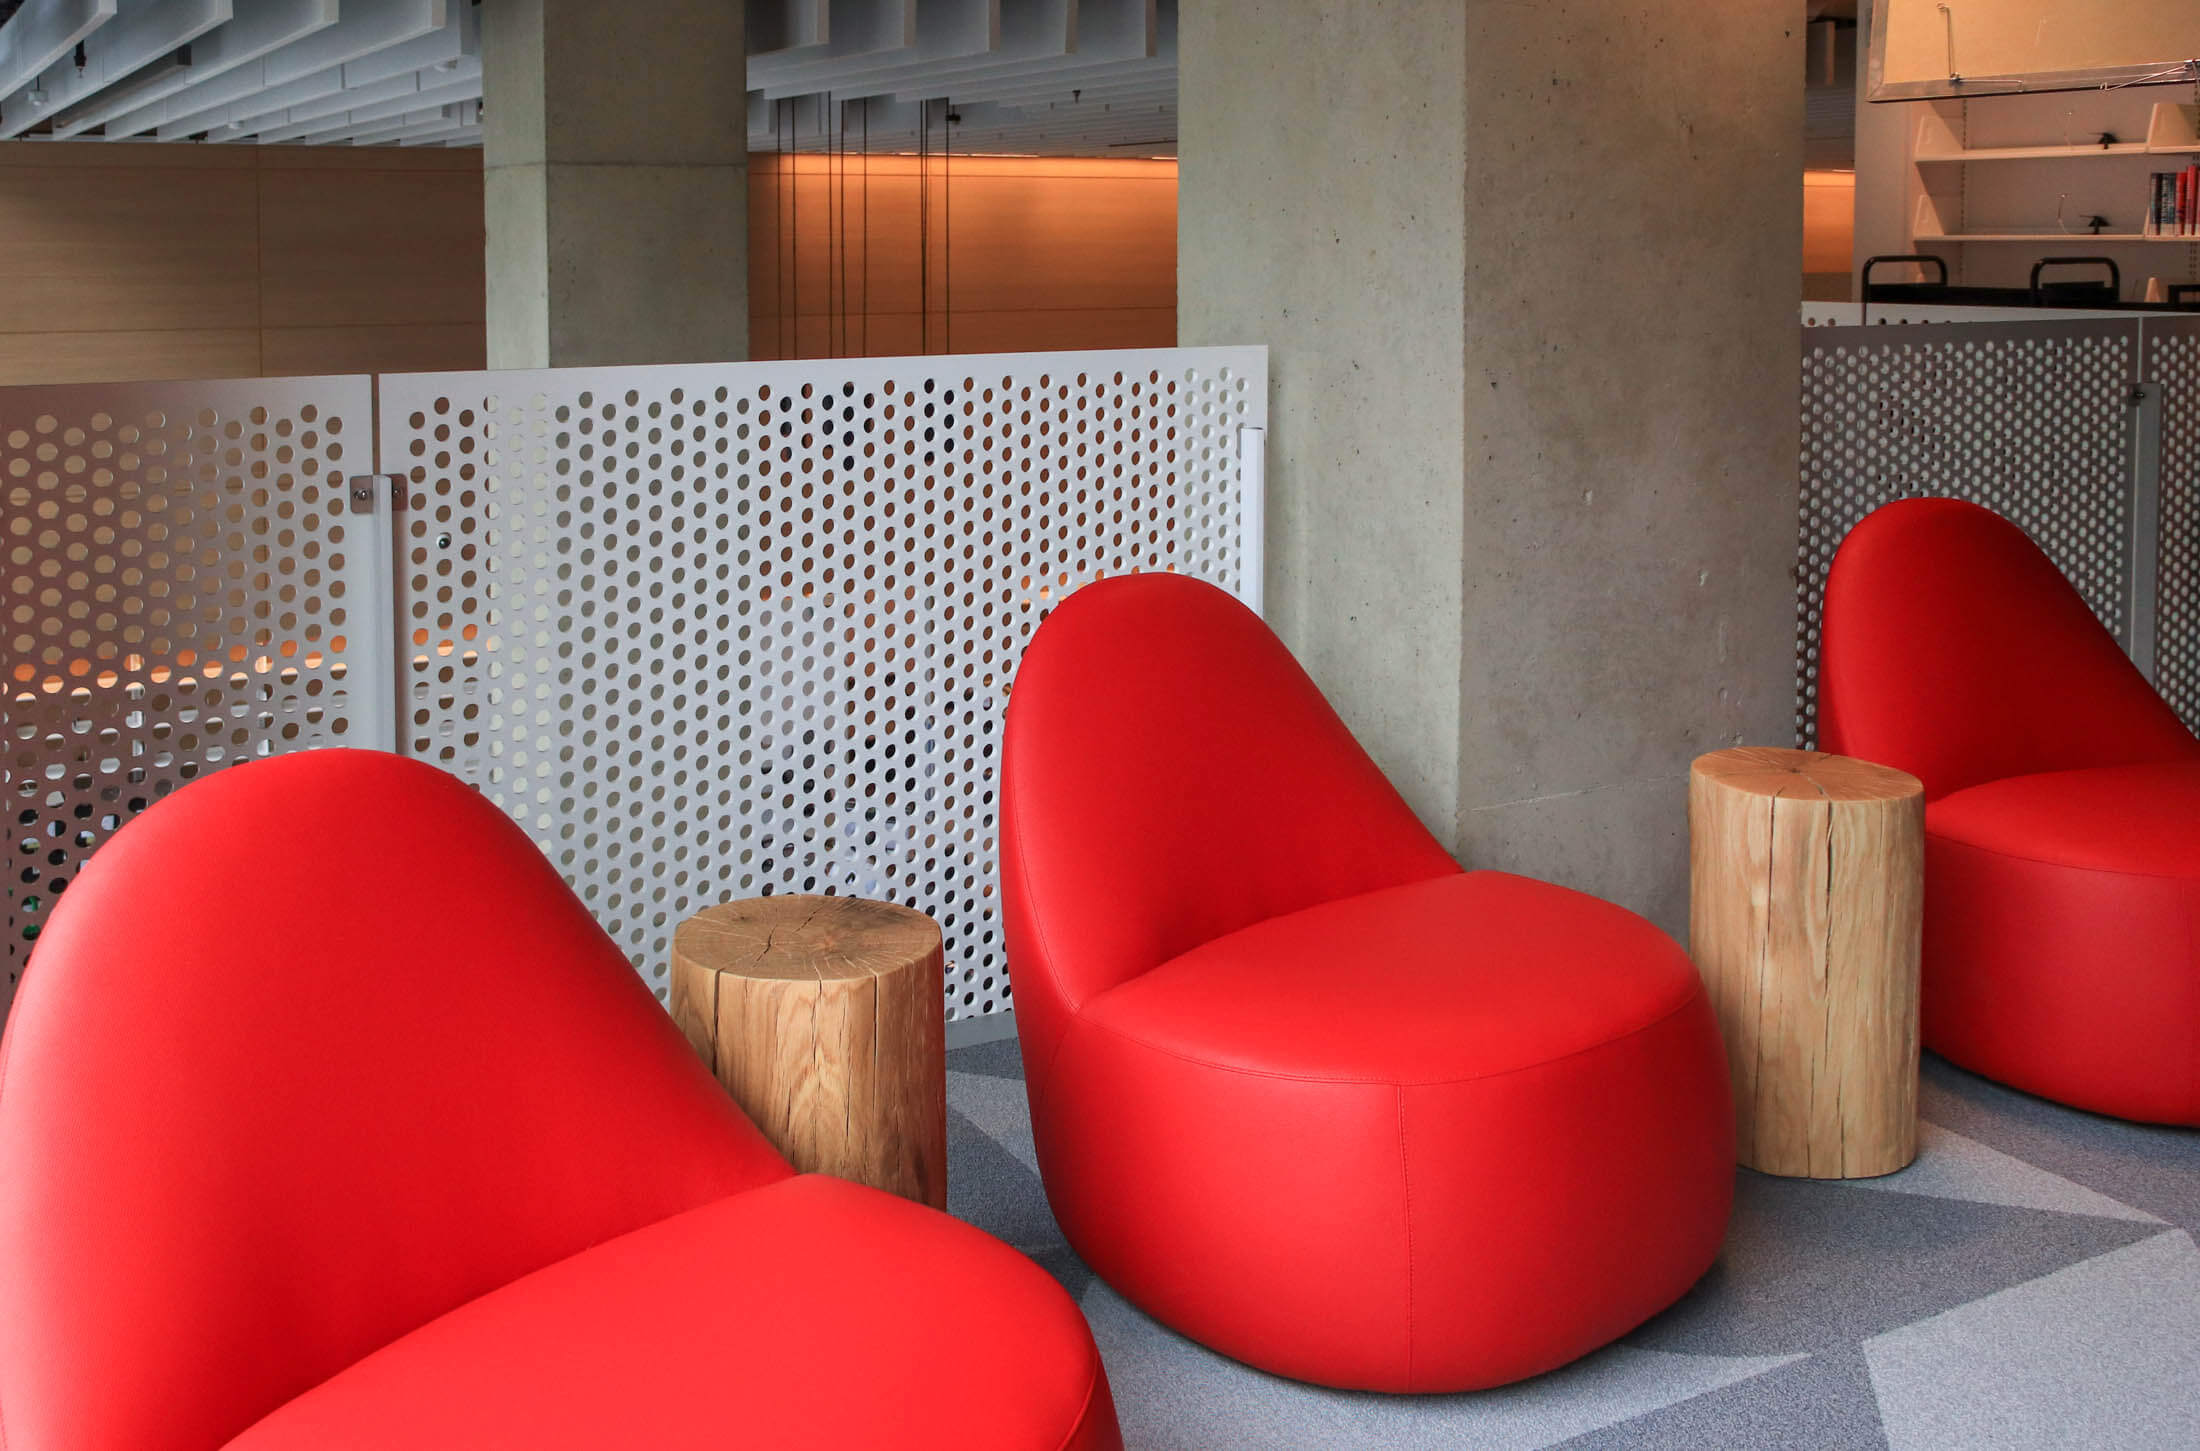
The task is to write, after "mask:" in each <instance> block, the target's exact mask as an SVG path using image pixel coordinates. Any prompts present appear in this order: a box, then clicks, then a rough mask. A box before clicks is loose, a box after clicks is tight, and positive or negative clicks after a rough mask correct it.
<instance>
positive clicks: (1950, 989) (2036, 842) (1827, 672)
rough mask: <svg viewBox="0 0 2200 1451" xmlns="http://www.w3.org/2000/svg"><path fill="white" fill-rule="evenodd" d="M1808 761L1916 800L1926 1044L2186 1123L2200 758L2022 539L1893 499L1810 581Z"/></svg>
mask: <svg viewBox="0 0 2200 1451" xmlns="http://www.w3.org/2000/svg"><path fill="white" fill-rule="evenodd" d="M1818 720H1819V727H1818V733H1819V738H1820V741H1821V743H1822V744H1823V746H1824V748H1825V749H1827V750H1829V751H1838V752H1840V753H1842V754H1843V755H1849V756H1861V757H1864V758H1865V759H1867V760H1873V761H1882V762H1885V763H1886V764H1887V765H1890V766H1899V767H1901V768H1902V769H1903V770H1905V771H1908V772H1910V773H1911V774H1912V775H1914V776H1916V777H1917V778H1918V779H1919V780H1921V781H1923V782H1924V783H1925V800H1926V806H1925V958H1924V977H1923V990H1924V991H1923V1000H1922V1003H1921V1019H1922V1021H1921V1028H1922V1031H1923V1036H1924V1040H1925V1045H1926V1046H1927V1047H1929V1048H1931V1049H1932V1050H1933V1051H1934V1052H1936V1053H1939V1054H1941V1055H1943V1056H1944V1057H1947V1058H1948V1059H1950V1060H1952V1061H1953V1062H1956V1063H1959V1064H1961V1065H1963V1066H1964V1067H1966V1068H1969V1069H1972V1070H1973V1071H1975V1072H1978V1073H1982V1074H1984V1075H1986V1076H1987V1077H1988V1078H1993V1079H1997V1080H1999V1081H2001V1082H2003V1083H2007V1084H2010V1085H2012V1086H2014V1087H2017V1088H2021V1089H2024V1090H2026V1091H2027V1092H2030V1093H2036V1094H2039V1095H2041V1096H2043V1097H2046V1098H2052V1099H2056V1100H2058V1101H2060V1102H2062V1103H2068V1104H2073V1105H2075V1106H2077V1107H2079V1108H2086V1109H2092V1110H2094V1111H2096V1112H2099V1113H2108V1114H2115V1115H2117V1116H2118V1117H2121V1118H2131V1119H2144V1120H2148V1121H2151V1122H2157V1123H2182V1124H2200V741H2195V740H2194V739H2193V736H2192V733H2191V732H2190V731H2188V730H2186V729H2185V728H2184V726H2183V725H2181V724H2179V722H2178V720H2177V717H2176V715H2175V714H2173V713H2172V712H2171V710H2170V708H2169V707H2168V706H2167V705H2165V704H2163V703H2162V698H2161V697H2160V696H2159V695H2156V694H2155V693H2154V689H2153V687H2152V686H2150V685H2148V684H2147V682H2146V679H2145V677H2143V676H2142V675H2140V673H2139V672H2138V670H2137V669H2136V668H2134V667H2133V665H2132V664H2131V662H2130V661H2129V660H2128V659H2126V658H2125V656H2124V653H2123V652H2122V651H2121V650H2119V649H2118V648H2117V646H2116V642H2115V640H2114V638H2113V637H2112V636H2110V634H2109V632H2108V631H2107V630H2106V629H2104V628H2102V626H2101V623H2100V621H2098V620H2097V619H2095V618H2094V616H2093V612H2092V611H2091V610H2089V609H2088V608H2087V607H2086V604H2085V601H2084V600H2083V599H2081V598H2080V597H2079V595H2078V592H2077V591H2076V590H2075V589H2073V588H2071V586H2070V583H2069V581H2067V580H2065V579H2064V578H2063V577H2062V574H2061V573H2060V572H2059V571H2058V570H2057V569H2056V568H2055V566H2054V564H2053V563H2052V562H2051V561H2049V559H2048V558H2047V556H2046V555H2044V554H2042V553H2041V552H2040V551H2039V549H2038V548H2037V547H2036V546H2035V545H2034V544H2033V543H2032V541H2031V540H2029V539H2027V538H2026V537H2025V536H2024V533H2023V531H2022V530H2020V529H2018V528H2017V527H2016V526H2015V525H2013V524H2011V523H2009V522H2007V521H2006V520H2003V519H2001V518H1999V517H1997V516H1996V515H1994V514H1992V513H1990V512H1989V511H1987V510H1985V509H1981V508H1979V507H1978V506H1976V505H1974V504H1966V503H1960V502H1958V501H1956V500H1954V499H1910V500H1905V501H1903V502H1901V503H1897V504H1889V505H1887V506H1886V507H1885V508H1883V509H1880V510H1878V511H1876V512H1875V513H1873V514H1872V515H1871V516H1870V517H1869V518H1867V519H1865V520H1864V522H1862V523H1861V524H1859V525H1857V526H1856V528H1855V529H1854V530H1852V531H1850V533H1849V536H1848V538H1847V539H1846V540H1844V541H1843V542H1842V545H1841V548H1840V551H1839V552H1838V553H1837V554H1836V555H1835V557H1834V561H1833V569H1832V572H1831V574H1830V575H1829V576H1828V578H1827V581H1826V602H1825V614H1824V624H1823V631H1822V636H1821V640H1820V644H1819V672H1818Z"/></svg>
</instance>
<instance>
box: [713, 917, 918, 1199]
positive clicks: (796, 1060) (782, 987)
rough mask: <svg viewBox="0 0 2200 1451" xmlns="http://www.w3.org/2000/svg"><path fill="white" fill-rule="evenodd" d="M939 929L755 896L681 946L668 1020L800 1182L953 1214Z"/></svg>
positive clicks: (911, 919)
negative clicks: (881, 1193)
mask: <svg viewBox="0 0 2200 1451" xmlns="http://www.w3.org/2000/svg"><path fill="white" fill-rule="evenodd" d="M943 971H944V964H943V961H942V958H941V942H940V929H939V926H938V924H937V923H935V922H933V920H932V919H931V918H929V917H927V916H925V915H924V914H923V913H922V912H914V911H911V910H910V909H909V908H907V907H896V906H893V905H891V904H890V903H886V902H869V901H865V900H863V899H862V898H860V897H792V896H790V897H756V898H751V899H749V900H747V901H742V902H728V903H726V904H725V905H724V906H720V907H712V908H710V909H708V910H707V911H703V912H699V913H697V914H696V915H695V916H693V917H690V918H689V919H688V920H687V921H685V922H683V923H681V924H680V926H679V929H678V930H677V931H676V932H674V934H673V938H672V994H671V995H672V1016H673V1020H674V1021H675V1022H677V1023H678V1024H679V1025H680V1029H681V1031H682V1032H684V1033H686V1034H687V1038H688V1041H689V1042H690V1043H692V1044H694V1045H695V1051H696V1052H697V1053H699V1054H701V1055H702V1058H703V1061H704V1062H705V1063H708V1064H709V1065H710V1067H711V1071H712V1072H713V1073H715V1074H716V1075H717V1076H718V1081H719V1082H720V1083H723V1084H724V1085H725V1086H726V1089H727V1091H728V1092H730V1093H732V1095H733V1097H734V1100H735V1101H736V1102H738V1103H739V1104H740V1105H741V1108H742V1110H743V1111H744V1112H745V1113H747V1114H748V1116H749V1117H750V1118H751V1119H752V1120H754V1121H755V1123H756V1125H757V1127H758V1128H760V1129H762V1130H763V1131H764V1135H765V1137H766V1138H769V1139H770V1140H771V1141H772V1143H773V1144H774V1145H775V1146H776V1147H777V1148H778V1149H779V1151H780V1152H781V1153H783V1154H785V1155H786V1156H787V1158H788V1160H789V1162H791V1163H792V1164H793V1165H794V1166H795V1168H796V1169H798V1170H800V1171H802V1172H804V1173H812V1172H814V1173H821V1174H832V1175H835V1176H837V1177H839V1178H842V1179H853V1180H855V1181H856V1182H857V1183H860V1184H869V1185H871V1186H872V1187H873V1188H876V1189H884V1190H887V1191H889V1192H890V1193H894V1194H899V1195H902V1196H903V1197H904V1198H908V1199H914V1200H916V1201H917V1202H919V1203H921V1204H929V1205H931V1206H932V1207H933V1208H935V1209H944V1208H945V1207H946V1206H947V1070H946V1061H947V1060H946V1056H945V1055H946V1043H945V1036H946V1007H945V997H944V992H943V988H942V982H941V976H942V973H943Z"/></svg>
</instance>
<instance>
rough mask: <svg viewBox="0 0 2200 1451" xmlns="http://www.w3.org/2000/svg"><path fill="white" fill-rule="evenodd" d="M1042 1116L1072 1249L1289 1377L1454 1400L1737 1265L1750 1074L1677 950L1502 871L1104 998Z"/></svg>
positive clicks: (1316, 921) (1312, 913)
mask: <svg viewBox="0 0 2200 1451" xmlns="http://www.w3.org/2000/svg"><path fill="white" fill-rule="evenodd" d="M1044 1082H1045V1086H1044V1088H1043V1089H1042V1090H1039V1091H1037V1092H1036V1093H1035V1110H1036V1121H1035V1126H1036V1129H1037V1139H1038V1146H1039V1150H1040V1156H1041V1167H1042V1169H1043V1171H1044V1173H1045V1175H1046V1177H1047V1182H1048V1185H1049V1189H1050V1197H1051V1199H1052V1201H1053V1203H1054V1205H1055V1208H1056V1212H1057V1214H1058V1216H1059V1217H1060V1218H1061V1219H1062V1222H1063V1228H1064V1230H1065V1231H1066V1232H1067V1234H1068V1235H1069V1238H1070V1240H1071V1242H1072V1243H1073V1244H1074V1245H1076V1246H1077V1248H1078V1249H1079V1251H1080V1252H1081V1253H1083V1254H1084V1255H1085V1256H1086V1258H1087V1259H1088V1260H1089V1261H1090V1262H1091V1263H1092V1265H1093V1267H1094V1269H1096V1270H1097V1271H1098V1272H1099V1273H1100V1274H1101V1275H1102V1276H1103V1277H1104V1278H1106V1279H1107V1280H1108V1281H1109V1282H1110V1283H1111V1284H1113V1285H1114V1286H1116V1287H1117V1288H1118V1289H1120V1290H1122V1291H1124V1292H1125V1293H1126V1294H1127V1295H1129V1296H1130V1297H1131V1298H1132V1299H1133V1300H1134V1301H1136V1302H1138V1303H1139V1304H1141V1305H1142V1306H1144V1307H1145V1308H1147V1309H1148V1310H1149V1311H1151V1312H1152V1313H1153V1314H1154V1315H1156V1316H1157V1317H1158V1318H1160V1319H1162V1320H1163V1321H1165V1322H1167V1323H1169V1324H1170V1325H1173V1326H1175V1327H1177V1328H1179V1329H1181V1330H1183V1331H1184V1332H1185V1333H1186V1334H1188V1335H1190V1336H1191V1337H1192V1338H1194V1339H1195V1340H1198V1341H1200V1342H1202V1343H1204V1344H1207V1345H1210V1346H1213V1347H1214V1348H1216V1349H1218V1350H1221V1351H1223V1352H1224V1353H1225V1354H1228V1355H1232V1356H1235V1357H1237V1358H1238V1359H1241V1360H1244V1361H1247V1362H1250V1363H1251V1364H1254V1365H1257V1366H1261V1367H1263V1368H1265V1369H1268V1370H1272V1371H1276V1372H1278V1373H1280V1374H1284V1375H1291V1376H1298V1377H1301V1378H1305V1379H1313V1380H1319V1381H1321V1382H1323V1383H1325V1384H1330V1385H1342V1386H1353V1387H1360V1388H1365V1389H1373V1390H1391V1391H1408V1390H1439V1389H1441V1390H1455V1389H1466V1388H1472V1387H1479V1386H1489V1385H1497V1384H1501V1383H1504V1382H1507V1381H1511V1380H1517V1379H1519V1378H1521V1377H1523V1376H1528V1375H1533V1374H1537V1373H1539V1372H1541V1371H1544V1370H1548V1369H1550V1368H1552V1367H1554V1366H1557V1365H1560V1364H1563V1363H1564V1362H1566V1361H1568V1360H1570V1359H1573V1358H1574V1357H1576V1356H1578V1355H1580V1354H1582V1353H1584V1352H1586V1351H1587V1350H1589V1349H1591V1348H1594V1347H1595V1346H1597V1345H1600V1344H1603V1343H1605V1342H1607V1341H1609V1340H1611V1339H1612V1338H1614V1337H1616V1336H1618V1335H1621V1334H1624V1333H1625V1332H1626V1331H1627V1330H1628V1329H1630V1328H1632V1327H1633V1326H1634V1325H1636V1324H1638V1323H1640V1322H1641V1321H1642V1320H1643V1319H1645V1318H1647V1317H1648V1316H1650V1315H1651V1314H1654V1313H1655V1312H1656V1311H1658V1310H1660V1309H1662V1308H1664V1307H1665V1306H1666V1305H1667V1304H1670V1303H1671V1302H1672V1301H1673V1300H1674V1299H1675V1298H1677V1297H1678V1296H1679V1295H1680V1294H1681V1293H1682V1292H1683V1291H1684V1290H1686V1289H1687V1287H1688V1286H1689V1285H1690V1284H1692V1283H1693V1282H1694V1281H1695V1279H1696V1278H1697V1277H1698V1276H1699V1275H1701V1274H1702V1273H1703V1271H1704V1270H1705V1268H1706V1267H1708V1266H1709V1264H1710V1263H1711V1260H1712V1258H1713V1257H1714V1255H1715V1254H1716V1252H1717V1250H1718V1246H1719V1242H1720V1239H1721V1236H1722V1235H1723V1233H1724V1230H1725V1226H1726V1217H1727V1211H1728V1208H1729V1202H1730V1198H1731V1194H1732V1173H1731V1170H1732V1164H1733V1126H1732V1118H1731V1108H1730V1106H1729V1099H1728V1092H1727V1085H1726V1067H1725V1058H1724V1056H1723V1054H1722V1052H1721V1051H1720V1049H1719V1040H1718V1033H1717V1028H1716V1025H1715V1023H1714V1021H1713V1019H1712V1015H1711V1011H1710V1008H1709V1005H1708V1003H1707V1002H1706V1000H1705V997H1704V994H1703V990H1702V987H1701V985H1700V983H1699V982H1698V979H1697V976H1696V973H1695V970H1694V968H1693V967H1692V966H1691V965H1690V963H1689V961H1688V959H1687V957H1686V956H1685V955H1684V954H1683V953H1682V952H1681V951H1680V949H1679V948H1678V947H1676V946H1675V945H1674V944H1673V942H1672V941H1671V939H1669V938H1667V937H1666V936H1665V935H1664V934H1663V933H1661V932H1659V931H1658V930H1657V929H1656V928H1654V927H1652V926H1651V925H1650V924H1649V923H1647V922H1645V921H1643V920H1642V919H1641V918H1639V917H1636V916H1634V915H1633V914H1632V913H1629V912H1626V911H1624V910H1623V909H1621V908H1618V907H1614V906H1612V905H1610V904H1608V903H1605V902H1601V901H1598V900H1596V899H1594V898H1591V897H1587V896H1583V895H1582V894H1580V893H1577V892H1572V891H1568V890H1566V889H1564V888H1560V887H1555V886H1550V885H1547V884H1545V883H1541V882H1534V881H1529V880H1527V879H1524V878H1520V877H1514V876H1508V875H1505V874H1502V873H1498V872H1472V873H1462V874H1452V875H1447V876H1444V877H1439V878H1436V879H1433V880H1428V881H1422V882H1417V883H1413V884H1410V885H1406V886H1400V887H1392V888H1386V889H1383V890H1379V891H1374V892H1369V893H1365V894H1361V895H1357V896H1353V897H1348V898H1345V899H1343V900H1340V901H1334V902H1329V903H1326V904H1323V905H1321V906H1316V907H1311V908H1307V909H1304V910H1301V911H1298V912H1294V913H1290V914H1288V915H1286V916H1283V917H1278V918H1273V919H1270V920H1268V921H1264V922H1261V923H1258V924H1256V925H1254V926H1251V927H1247V928H1243V929H1241V930H1239V931H1236V932H1233V933H1229V934H1227V935H1225V936H1222V937H1219V938H1217V939H1215V940H1213V941H1210V942H1207V943H1205V944H1203V945H1201V946H1200V947H1197V948H1195V949H1193V950H1192V951H1189V952H1186V953H1184V954H1183V955H1182V956H1180V957H1177V958H1175V959H1173V960H1171V961H1169V962H1167V963H1164V964H1162V965H1161V966H1159V967H1156V968H1154V969H1153V970H1152V971H1151V972H1148V973H1146V974H1143V975H1142V976H1140V977H1138V978H1135V979H1133V980H1131V981H1130V982H1128V983H1126V984H1124V985H1122V986H1119V987H1116V988H1113V989H1111V990H1109V991H1107V992H1105V993H1103V994H1101V995H1100V996H1098V997H1096V998H1095V999H1093V1000H1092V1001H1091V1002H1090V1003H1088V1004H1087V1005H1086V1006H1085V1009H1084V1011H1083V1012H1082V1013H1081V1014H1080V1015H1079V1017H1078V1018H1077V1019H1076V1020H1075V1021H1074V1022H1073V1023H1072V1024H1071V1025H1070V1027H1069V1030H1068V1032H1067V1034H1066V1035H1065V1037H1064V1039H1063V1044H1062V1047H1061V1050H1060V1053H1059V1056H1058V1058H1057V1059H1056V1061H1055V1063H1054V1067H1053V1072H1052V1073H1051V1074H1049V1075H1048V1076H1047V1077H1046V1079H1045V1081H1044Z"/></svg>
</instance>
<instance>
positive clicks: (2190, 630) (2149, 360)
mask: <svg viewBox="0 0 2200 1451" xmlns="http://www.w3.org/2000/svg"><path fill="white" fill-rule="evenodd" d="M2146 376H2147V378H2148V380H2149V381H2151V382H2153V383H2156V384H2158V385H2160V388H2161V399H2162V402H2161V417H2162V425H2161V426H2162V442H2161V526H2160V528H2161V533H2160V545H2159V547H2158V549H2157V552H2156V561H2155V563H2156V571H2157V573H2156V580H2157V584H2156V591H2155V600H2154V622H2155V631H2154V642H2155V643H2154V668H2155V682H2154V683H2155V685H2156V686H2157V687H2158V688H2159V689H2160V690H2161V692H2162V697H2163V699H2165V700H2167V701H2168V702H2169V703H2170V705H2171V706H2172V707H2173V708H2174V709H2175V710H2176V711H2177V713H2178V714H2179V715H2180V716H2182V717H2183V718H2184V721H2185V724H2186V725H2188V726H2190V727H2192V728H2193V729H2194V730H2196V731H2200V318H2178V319H2175V320H2169V319H2163V318H2148V319H2147V321H2146Z"/></svg>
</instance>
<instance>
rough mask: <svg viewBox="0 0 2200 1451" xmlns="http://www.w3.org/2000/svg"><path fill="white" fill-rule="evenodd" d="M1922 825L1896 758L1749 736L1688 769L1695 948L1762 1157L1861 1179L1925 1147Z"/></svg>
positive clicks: (1779, 1165)
mask: <svg viewBox="0 0 2200 1451" xmlns="http://www.w3.org/2000/svg"><path fill="white" fill-rule="evenodd" d="M1924 837H1925V790H1924V787H1923V786H1922V785H1920V784H1919V782H1918V780H1917V778H1916V777H1914V776H1911V775H1908V774H1906V773H1904V772H1901V771H1896V770H1892V769H1890V768H1888V767H1885V766H1875V765H1872V764H1871V763H1870V762H1867V761H1855V760H1850V759H1849V758H1848V757H1846V756H1829V755H1825V754H1822V753H1820V752H1817V751H1789V750H1779V749H1775V748H1772V747H1760V746H1745V747H1741V748H1738V749H1735V750H1727V751H1714V752H1712V753H1711V754H1710V755H1707V756H1701V757H1698V758H1697V760H1696V763H1695V765H1694V767H1693V768H1692V769H1691V770H1690V771H1689V774H1688V838H1689V852H1688V855H1689V889H1690V890H1689V907H1688V935H1689V942H1690V951H1691V953H1692V954H1693V956H1694V957H1695V959H1696V968H1697V970H1698V971H1699V972H1701V973H1702V974H1703V978H1704V983H1705V985H1706V986H1707V987H1708V989H1709V990H1710V993H1711V1001H1712V1005H1713V1006H1714V1007H1715V1008H1716V1009H1717V1010H1718V1015H1719V1030H1720V1032H1721V1033H1722V1034H1723V1035H1724V1036H1725V1038H1726V1053H1727V1063H1728V1066H1729V1068H1730V1069H1731V1071H1732V1073H1733V1079H1734V1113H1735V1128H1736V1138H1735V1147H1736V1151H1737V1153H1738V1156H1739V1157H1740V1159H1741V1161H1742V1162H1743V1163H1744V1164H1746V1165H1748V1166H1749V1167H1750V1168H1752V1169H1758V1170H1761V1171H1763V1172H1764V1173H1767V1174H1785V1175H1790V1176H1794V1177H1800V1178H1811V1179H1861V1178H1870V1177H1873V1176H1875V1175H1879V1174H1891V1173H1893V1172H1894V1171H1895V1170H1897V1169H1899V1168H1901V1167H1902V1166H1903V1165H1905V1164H1907V1163H1909V1162H1910V1161H1911V1160H1912V1159H1914V1158H1915V1157H1917V973H1918V949H1919V943H1920V938H1919V933H1920V929H1921V922H1922V919H1921V917H1920V915H1919V912H1920V905H1921V901H1922V898H1923V884H1922V880H1923V868H1924V850H1925V841H1924Z"/></svg>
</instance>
